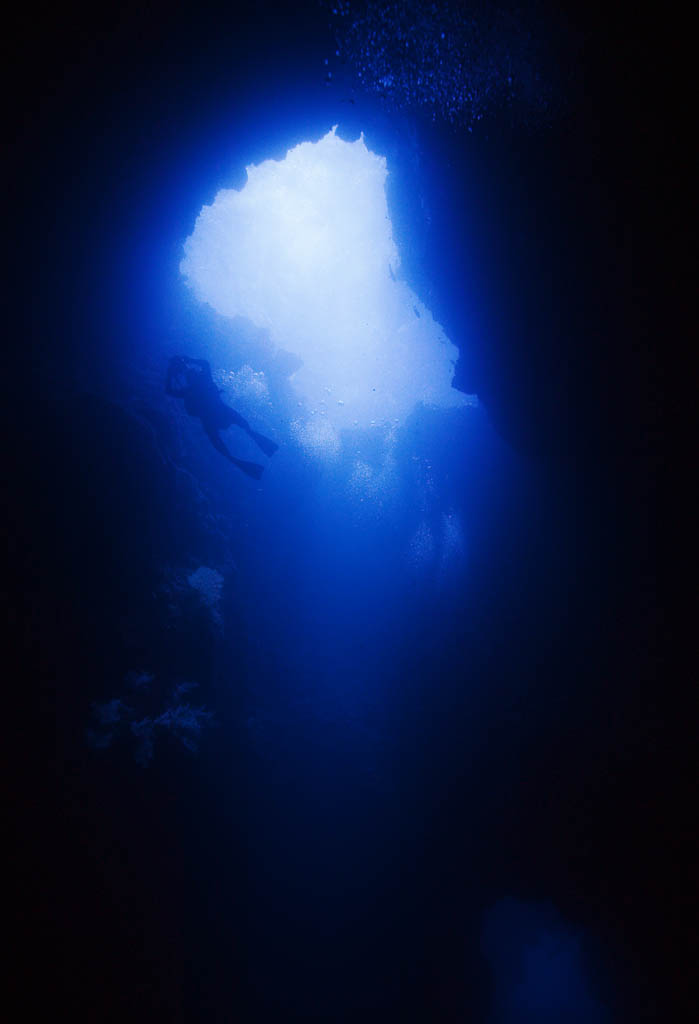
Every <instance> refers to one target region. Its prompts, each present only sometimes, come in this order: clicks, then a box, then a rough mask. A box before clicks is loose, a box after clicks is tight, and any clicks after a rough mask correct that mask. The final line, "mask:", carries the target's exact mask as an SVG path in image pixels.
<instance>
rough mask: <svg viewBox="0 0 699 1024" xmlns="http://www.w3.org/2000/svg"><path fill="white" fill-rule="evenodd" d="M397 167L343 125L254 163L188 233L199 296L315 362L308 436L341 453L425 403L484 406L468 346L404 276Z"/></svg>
mask: <svg viewBox="0 0 699 1024" xmlns="http://www.w3.org/2000/svg"><path fill="white" fill-rule="evenodd" d="M387 174H388V171H387V167H386V160H385V158H384V157H382V156H377V155H376V154H374V153H372V152H370V151H369V150H368V149H367V147H366V145H365V142H364V137H363V136H360V138H359V139H357V140H356V141H355V142H346V141H344V140H343V139H341V138H340V137H339V136H338V135H337V134H336V129H335V128H333V129H332V130H331V131H330V132H328V134H327V135H325V136H324V138H322V139H321V140H320V141H319V142H316V143H312V142H304V143H301V144H300V145H298V146H296V147H295V148H293V149H291V150H290V151H289V152H288V154H287V156H286V158H285V159H284V160H278V161H275V160H267V161H265V162H264V163H262V164H260V165H258V166H254V165H253V166H250V167H248V168H247V182H246V184H245V186H244V187H243V188H242V189H241V190H240V191H236V190H234V189H224V190H222V191H220V192H219V193H218V195H217V196H216V198H215V199H214V202H213V203H212V204H211V205H210V206H205V207H204V208H203V209H202V211H201V213H200V214H199V217H198V219H197V222H196V225H195V228H194V231H193V233H192V235H191V236H190V237H189V238H188V239H187V241H186V242H185V247H184V248H185V257H184V259H183V261H182V263H181V266H180V270H181V272H182V274H183V275H184V277H185V278H186V280H187V282H188V283H189V285H190V286H191V288H192V289H193V290H194V293H195V295H196V296H197V298H198V299H200V300H201V301H202V302H205V303H208V304H209V305H210V306H211V307H212V308H213V309H214V310H216V312H217V313H219V314H221V315H223V316H226V317H231V318H233V317H246V318H247V319H248V320H250V321H252V322H253V323H254V324H256V325H257V326H258V327H262V328H264V329H266V330H268V331H269V334H270V337H271V340H272V342H273V343H274V344H275V345H277V346H278V347H279V348H282V349H284V350H286V351H288V352H292V353H293V354H294V355H296V356H297V357H298V358H299V359H300V360H301V362H302V365H301V367H300V368H299V369H298V370H297V371H296V372H295V373H294V374H293V375H292V378H291V381H292V384H293V386H294V388H295V391H296V393H297V395H298V397H299V399H300V400H301V401H302V405H303V415H302V416H301V417H300V418H299V421H298V424H297V425H296V434H297V438H298V440H299V441H300V443H301V444H302V445H304V446H305V447H309V448H315V449H317V450H318V451H325V452H329V451H335V450H337V449H338V447H339V433H340V431H341V430H343V429H347V428H352V427H359V428H368V427H372V426H375V425H386V424H389V425H392V426H399V425H401V424H403V423H404V422H405V420H406V419H407V417H408V416H409V414H410V413H411V412H412V410H413V409H414V408H415V406H416V405H417V404H418V403H420V402H422V403H424V404H425V405H429V406H435V407H454V406H463V405H468V404H474V399H473V397H471V396H467V395H465V394H463V393H462V392H460V391H457V390H456V389H455V388H453V387H452V380H453V377H454V366H455V363H456V360H457V358H458V350H457V348H456V346H455V345H453V344H452V343H451V342H450V341H449V339H448V338H447V336H446V335H445V333H444V331H443V330H442V328H441V326H440V325H439V324H438V323H436V321H435V320H434V319H433V317H432V315H431V313H430V311H429V310H428V309H427V307H426V306H425V305H424V304H423V303H422V302H421V301H420V299H419V298H418V297H417V296H416V295H415V294H414V292H413V291H412V290H411V289H410V288H409V287H408V285H407V284H406V283H405V282H404V281H400V280H397V279H396V271H397V269H398V267H399V263H400V257H399V253H398V249H397V247H396V245H395V242H394V240H393V234H392V229H391V222H390V218H389V214H388V205H387V201H386V194H385V188H384V186H385V182H386V177H387ZM312 417H316V419H315V420H312V419H311V418H312ZM321 417H322V419H321Z"/></svg>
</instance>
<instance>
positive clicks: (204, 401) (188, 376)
mask: <svg viewBox="0 0 699 1024" xmlns="http://www.w3.org/2000/svg"><path fill="white" fill-rule="evenodd" d="M165 391H166V392H167V394H168V395H172V397H173V398H182V399H184V407H185V409H186V410H187V412H188V413H189V415H190V416H196V417H197V418H198V419H200V420H201V422H202V425H203V427H204V430H205V431H206V436H207V437H208V438H209V440H210V441H211V443H212V445H213V446H214V448H215V449H216V451H217V452H220V453H221V455H225V457H226V458H227V459H228V460H229V462H232V463H233V465H234V466H237V467H238V469H240V470H242V471H243V473H246V474H247V475H248V476H251V477H253V479H255V480H259V479H260V477H261V476H262V473H263V472H264V466H260V465H259V464H258V463H257V462H245V460H244V459H236V458H235V456H233V455H231V453H230V452H229V451H228V449H227V448H226V446H225V444H224V443H223V441H222V440H221V437H220V435H219V431H220V430H225V429H226V427H231V426H233V425H235V426H236V427H241V428H242V429H243V430H244V431H245V433H246V434H247V435H248V437H250V438H252V440H253V441H254V442H255V444H256V445H257V446H258V448H261V449H262V451H263V452H264V453H265V455H270V456H271V455H274V453H275V452H276V450H277V448H278V447H279V445H277V444H275V443H274V441H270V439H269V438H268V437H264V436H263V435H262V434H258V433H257V432H256V431H255V430H252V428H251V427H250V424H249V423H248V422H247V420H244V419H243V417H242V416H241V415H240V414H239V413H237V412H236V411H235V409H231V408H230V406H228V405H226V404H225V403H224V402H223V401H222V400H221V395H220V392H219V389H218V388H217V387H216V385H215V384H214V381H213V378H212V376H211V367H210V366H209V364H208V363H207V361H206V360H205V359H189V358H188V357H187V356H173V357H172V359H171V360H170V364H169V366H168V370H167V380H166V382H165Z"/></svg>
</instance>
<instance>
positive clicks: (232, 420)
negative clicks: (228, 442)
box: [226, 408, 279, 455]
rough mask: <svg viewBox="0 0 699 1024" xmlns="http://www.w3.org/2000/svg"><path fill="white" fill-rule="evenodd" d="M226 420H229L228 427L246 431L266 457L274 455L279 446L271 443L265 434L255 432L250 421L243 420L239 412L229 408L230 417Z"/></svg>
mask: <svg viewBox="0 0 699 1024" xmlns="http://www.w3.org/2000/svg"><path fill="white" fill-rule="evenodd" d="M226 418H227V420H228V423H227V426H231V427H232V426H236V427H240V429H241V430H244V431H245V433H246V434H247V435H248V437H249V438H250V439H251V440H252V441H254V442H255V444H256V445H257V447H258V448H261V449H262V451H263V452H264V453H265V455H274V453H275V452H276V450H277V448H278V447H279V445H278V444H275V443H274V441H270V439H269V438H268V437H265V436H264V434H258V433H257V431H256V430H253V429H252V428H251V426H250V424H249V423H248V421H247V420H245V419H243V417H242V416H241V415H240V413H239V412H236V411H235V409H231V408H228V415H227V417H226Z"/></svg>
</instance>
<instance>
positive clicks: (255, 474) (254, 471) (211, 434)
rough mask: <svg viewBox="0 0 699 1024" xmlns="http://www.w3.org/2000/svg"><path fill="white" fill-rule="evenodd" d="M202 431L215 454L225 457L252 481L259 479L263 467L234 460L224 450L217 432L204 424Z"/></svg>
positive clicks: (225, 449) (226, 450) (241, 460)
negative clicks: (204, 432) (218, 453)
mask: <svg viewBox="0 0 699 1024" xmlns="http://www.w3.org/2000/svg"><path fill="white" fill-rule="evenodd" d="M204 430H205V431H206V436H207V437H208V438H209V440H210V441H211V443H212V445H213V446H214V448H215V449H216V451H217V452H220V453H221V455H225V457H226V458H227V459H228V461H229V462H232V463H233V465H234V466H237V467H238V469H240V470H242V472H243V473H246V474H247V475H248V476H251V477H252V478H253V479H254V480H259V479H260V477H261V476H262V474H263V472H264V466H259V465H258V464H257V463H256V462H245V460H244V459H236V458H235V456H234V455H231V453H230V452H229V451H228V449H227V448H226V446H225V444H224V443H223V441H222V440H221V438H220V436H219V434H218V431H217V430H214V429H211V428H209V427H207V426H206V424H204Z"/></svg>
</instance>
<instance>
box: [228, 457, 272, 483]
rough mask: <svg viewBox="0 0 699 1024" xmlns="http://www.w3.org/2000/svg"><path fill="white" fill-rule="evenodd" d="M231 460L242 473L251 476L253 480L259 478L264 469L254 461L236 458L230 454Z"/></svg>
mask: <svg viewBox="0 0 699 1024" xmlns="http://www.w3.org/2000/svg"><path fill="white" fill-rule="evenodd" d="M231 462H232V463H233V464H234V465H235V466H237V467H238V469H242V471H243V473H245V474H246V475H247V476H251V477H252V478H253V480H259V479H260V477H261V476H262V474H263V473H264V471H265V467H264V466H260V465H258V464H257V463H256V462H245V460H244V459H236V458H234V457H233V456H231Z"/></svg>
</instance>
